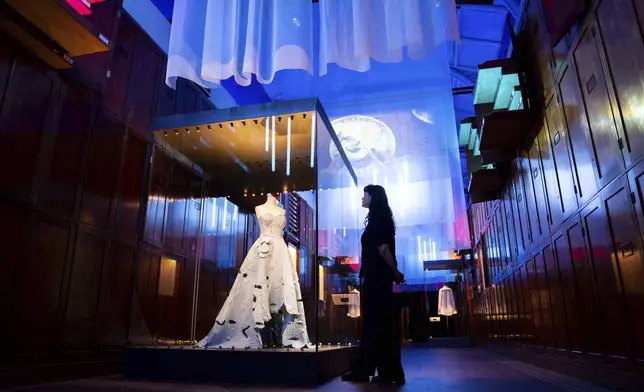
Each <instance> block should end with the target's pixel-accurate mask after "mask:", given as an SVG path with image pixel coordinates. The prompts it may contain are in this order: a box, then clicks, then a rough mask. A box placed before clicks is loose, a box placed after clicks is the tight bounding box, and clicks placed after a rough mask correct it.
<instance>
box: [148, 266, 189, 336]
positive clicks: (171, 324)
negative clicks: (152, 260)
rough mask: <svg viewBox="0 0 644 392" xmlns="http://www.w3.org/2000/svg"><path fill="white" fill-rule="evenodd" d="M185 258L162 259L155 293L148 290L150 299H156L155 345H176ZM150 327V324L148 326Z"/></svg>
mask: <svg viewBox="0 0 644 392" xmlns="http://www.w3.org/2000/svg"><path fill="white" fill-rule="evenodd" d="M184 266H185V258H183V257H175V258H173V259H170V258H165V257H162V258H161V259H160V262H159V272H158V276H159V278H158V279H159V282H158V286H157V290H156V291H154V292H153V291H152V290H151V288H150V292H149V293H148V294H149V295H150V299H152V297H153V296H155V297H156V301H155V306H156V311H155V312H154V316H153V317H154V322H153V324H152V325H154V327H155V328H154V330H155V331H156V341H155V344H159V345H169V344H176V343H177V333H178V330H179V325H180V323H181V322H182V321H183V320H181V316H182V315H181V289H182V287H181V285H182V281H181V276H182V274H183V270H184ZM148 325H150V324H148Z"/></svg>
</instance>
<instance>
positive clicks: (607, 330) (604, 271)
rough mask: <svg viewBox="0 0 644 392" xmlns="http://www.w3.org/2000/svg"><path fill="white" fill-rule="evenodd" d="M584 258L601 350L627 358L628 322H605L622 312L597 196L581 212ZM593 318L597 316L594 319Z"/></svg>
mask: <svg viewBox="0 0 644 392" xmlns="http://www.w3.org/2000/svg"><path fill="white" fill-rule="evenodd" d="M581 217H582V220H583V222H584V229H585V238H586V243H587V246H588V258H589V261H590V264H591V266H592V268H593V275H594V283H595V286H596V290H597V299H598V301H597V302H598V308H599V319H600V320H605V321H606V322H602V323H601V328H602V335H601V337H602V339H601V343H602V345H601V349H602V353H603V354H606V355H610V356H619V357H627V356H628V352H629V337H630V331H629V327H628V324H625V323H614V322H608V321H609V320H619V319H620V318H621V317H622V316H623V315H624V313H625V312H626V307H625V302H624V297H623V295H622V290H623V289H622V285H621V282H620V277H619V271H618V270H617V269H616V267H617V266H616V265H614V264H613V262H612V260H611V259H612V257H611V256H612V255H611V243H610V242H611V240H610V230H609V228H608V221H607V219H606V218H607V217H606V211H605V209H604V207H603V205H602V200H601V199H599V198H598V199H596V200H595V201H594V202H593V203H591V204H590V205H588V206H587V207H586V208H584V210H583V211H582V215H581ZM595 320H597V319H595Z"/></svg>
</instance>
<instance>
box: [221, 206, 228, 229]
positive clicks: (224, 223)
mask: <svg viewBox="0 0 644 392" xmlns="http://www.w3.org/2000/svg"><path fill="white" fill-rule="evenodd" d="M227 207H228V199H224V215H223V216H222V218H221V230H222V231H226V219H227V218H226V208H227Z"/></svg>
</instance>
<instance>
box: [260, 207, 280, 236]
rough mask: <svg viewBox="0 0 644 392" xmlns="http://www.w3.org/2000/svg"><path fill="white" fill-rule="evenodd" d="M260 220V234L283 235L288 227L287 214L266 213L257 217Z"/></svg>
mask: <svg viewBox="0 0 644 392" xmlns="http://www.w3.org/2000/svg"><path fill="white" fill-rule="evenodd" d="M257 220H258V221H259V235H260V236H269V237H282V235H283V234H284V227H286V215H284V214H279V215H273V214H271V213H268V212H266V213H264V214H261V215H259V216H258V217H257Z"/></svg>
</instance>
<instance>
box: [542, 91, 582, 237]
mask: <svg viewBox="0 0 644 392" xmlns="http://www.w3.org/2000/svg"><path fill="white" fill-rule="evenodd" d="M546 121H547V131H548V135H544V141H545V140H546V137H545V136H549V137H548V138H547V139H548V146H547V147H549V149H550V150H551V151H552V152H551V153H552V164H551V165H550V166H549V167H548V169H546V181H547V184H548V186H547V189H548V201H549V207H550V213H551V214H552V226H553V227H558V226H559V225H560V224H561V223H562V222H563V221H564V220H565V219H567V218H568V217H569V216H570V215H571V214H572V213H573V212H575V211H576V210H577V196H576V194H575V191H576V188H575V184H574V181H573V173H572V166H571V164H570V158H569V153H568V151H569V147H568V140H569V139H568V131H567V129H566V125H565V122H564V121H563V114H562V110H561V104H560V98H559V95H557V94H555V96H554V97H553V98H552V99H551V100H550V103H549V105H548V106H547V107H546ZM547 147H544V148H547ZM542 154H543V151H542ZM544 168H545V161H544Z"/></svg>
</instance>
